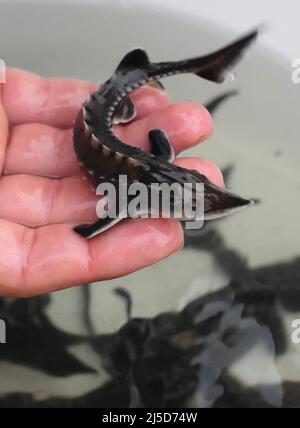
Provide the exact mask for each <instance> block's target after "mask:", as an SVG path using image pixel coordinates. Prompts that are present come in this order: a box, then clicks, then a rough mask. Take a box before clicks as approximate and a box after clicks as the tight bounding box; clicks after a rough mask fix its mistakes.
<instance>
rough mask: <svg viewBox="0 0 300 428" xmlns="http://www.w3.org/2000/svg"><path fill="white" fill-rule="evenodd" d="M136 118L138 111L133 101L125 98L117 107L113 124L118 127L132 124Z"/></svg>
mask: <svg viewBox="0 0 300 428" xmlns="http://www.w3.org/2000/svg"><path fill="white" fill-rule="evenodd" d="M135 116H136V109H135V106H134V104H133V102H132V101H131V99H130V97H126V98H124V99H123V100H122V101H121V102H120V104H119V105H118V106H117V107H116V110H115V113H114V117H113V124H114V125H118V124H119V123H128V122H131V121H132V120H133V119H134V118H135Z"/></svg>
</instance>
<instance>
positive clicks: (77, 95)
mask: <svg viewBox="0 0 300 428" xmlns="http://www.w3.org/2000/svg"><path fill="white" fill-rule="evenodd" d="M95 88H96V84H95V83H91V82H86V81H83V80H79V79H69V78H57V77H50V78H43V77H41V76H38V75H37V74H34V73H30V72H28V71H25V70H19V69H17V68H8V69H7V72H6V83H5V84H3V86H2V103H3V105H4V108H5V110H6V114H7V117H8V120H9V123H10V124H11V125H17V124H22V123H28V122H31V123H32V122H39V123H44V124H48V125H52V126H56V127H59V128H68V127H71V126H72V124H73V121H74V119H75V117H76V115H77V113H78V110H79V108H80V106H81V105H82V103H83V102H84V101H85V100H86V98H87V96H88V94H89V93H90V92H92V91H94V90H95Z"/></svg>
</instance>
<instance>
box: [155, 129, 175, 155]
mask: <svg viewBox="0 0 300 428" xmlns="http://www.w3.org/2000/svg"><path fill="white" fill-rule="evenodd" d="M149 139H150V144H151V154H153V155H154V156H157V157H159V158H160V159H162V160H165V161H168V162H173V160H174V158H175V153H174V149H173V147H172V145H171V143H170V141H169V138H168V137H167V135H166V133H165V132H164V131H162V130H161V129H152V130H151V131H150V132H149Z"/></svg>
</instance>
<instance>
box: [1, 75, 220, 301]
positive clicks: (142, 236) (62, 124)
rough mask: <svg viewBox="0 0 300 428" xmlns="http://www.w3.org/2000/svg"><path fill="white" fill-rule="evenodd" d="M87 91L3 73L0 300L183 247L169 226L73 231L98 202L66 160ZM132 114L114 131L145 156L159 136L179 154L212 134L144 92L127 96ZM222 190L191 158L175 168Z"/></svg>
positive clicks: (204, 163)
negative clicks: (91, 234)
mask: <svg viewBox="0 0 300 428" xmlns="http://www.w3.org/2000/svg"><path fill="white" fill-rule="evenodd" d="M94 90H95V85H94V84H91V83H88V82H83V81H79V80H75V79H65V78H48V79H45V78H41V77H39V76H37V75H34V74H31V73H29V72H26V71H22V70H18V69H8V70H7V79H6V83H5V84H2V85H1V92H0V173H1V174H0V175H1V177H0V201H1V203H0V254H1V258H0V296H10V297H20V296H31V295H36V294H41V293H48V292H51V291H55V290H59V289H63V288H66V287H70V286H74V285H78V284H84V283H87V282H93V281H97V280H104V279H112V278H116V277H120V276H123V275H126V274H128V273H130V272H133V271H135V270H138V269H141V268H143V267H145V266H148V265H150V264H152V263H155V262H157V261H159V260H161V259H163V258H165V257H167V256H169V255H170V254H172V253H173V252H175V251H177V250H179V249H180V248H181V247H182V244H183V233H182V228H181V225H180V223H179V222H178V221H177V220H174V219H173V220H171V219H142V220H138V221H136V220H125V221H123V222H121V223H119V224H117V225H115V226H114V227H113V228H111V229H109V230H107V231H106V232H105V233H103V234H100V235H99V236H97V237H95V238H93V239H91V240H85V239H84V238H82V237H80V236H79V235H77V234H76V233H75V232H74V231H73V227H74V226H75V225H78V224H81V223H92V222H94V221H95V219H96V218H97V217H96V202H97V197H96V195H95V190H94V189H91V187H90V185H89V184H88V182H87V181H86V180H85V179H84V176H83V173H82V171H81V170H80V168H79V166H78V164H77V161H76V157H75V154H74V151H73V144H72V126H73V121H74V119H75V116H76V114H77V112H78V110H79V109H80V107H81V105H82V102H83V101H84V100H85V99H86V97H87V95H88V93H89V92H92V91H94ZM132 99H133V101H134V103H135V105H136V108H137V111H138V115H137V117H136V119H135V120H134V121H133V122H132V123H130V124H128V125H118V126H116V127H115V132H116V133H117V134H118V135H119V136H120V137H121V139H122V140H123V141H124V142H126V143H128V144H132V145H136V146H140V147H143V148H144V149H147V148H148V131H149V130H150V129H153V128H162V129H164V130H165V131H166V132H167V134H168V135H169V137H170V140H171V143H172V145H173V147H174V149H175V152H176V153H177V154H178V153H180V152H181V151H183V150H185V149H187V148H189V147H191V146H193V145H195V144H197V143H199V142H200V141H203V140H204V139H205V138H207V137H208V136H209V135H210V134H211V131H212V122H211V118H210V116H209V114H208V112H207V111H206V110H205V108H204V107H202V106H200V105H198V104H196V103H193V102H181V103H178V104H171V103H170V101H169V99H168V97H167V95H166V94H165V93H163V92H161V91H158V90H156V89H154V88H152V87H149V86H148V87H143V88H140V89H138V90H136V91H135V92H134V93H133V94H132ZM175 162H176V164H178V165H180V166H183V167H185V168H190V169H196V170H198V171H199V172H201V173H202V174H204V175H206V176H207V177H208V178H209V179H210V180H211V181H213V182H214V183H216V184H218V185H219V186H220V185H221V186H222V185H223V179H222V175H221V173H220V171H219V169H218V168H217V167H216V166H215V165H214V164H213V163H211V162H210V161H208V160H206V159H202V158H201V159H200V158H197V159H195V158H181V159H177V160H176V161H175Z"/></svg>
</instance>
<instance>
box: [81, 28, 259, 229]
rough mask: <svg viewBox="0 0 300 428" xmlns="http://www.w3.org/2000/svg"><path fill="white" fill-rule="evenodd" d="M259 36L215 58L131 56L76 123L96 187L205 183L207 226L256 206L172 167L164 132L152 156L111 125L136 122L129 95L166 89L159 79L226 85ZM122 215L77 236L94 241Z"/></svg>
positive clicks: (155, 139) (157, 134)
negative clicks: (191, 78) (181, 77)
mask: <svg viewBox="0 0 300 428" xmlns="http://www.w3.org/2000/svg"><path fill="white" fill-rule="evenodd" d="M257 35H258V30H255V31H252V32H251V33H249V34H247V35H246V36H244V37H242V38H241V39H239V40H237V41H235V42H233V43H231V44H230V45H228V46H226V47H225V48H223V49H220V50H218V51H216V52H214V53H211V54H208V55H205V56H202V57H197V58H191V59H187V60H182V61H175V62H160V63H151V62H150V61H149V58H148V56H147V54H146V52H145V51H144V50H143V49H140V48H137V49H134V50H132V51H130V52H129V53H128V54H127V55H126V56H125V57H124V58H123V59H122V61H121V62H120V64H119V66H118V67H117V69H116V70H115V73H114V74H113V76H112V77H111V78H110V79H109V80H107V81H106V82H105V83H104V85H101V86H100V88H99V89H98V90H97V91H96V92H94V93H93V94H91V95H90V96H89V97H88V99H87V101H86V102H85V103H84V105H83V108H82V109H81V110H80V112H79V114H78V116H77V119H76V121H75V126H74V135H73V138H74V149H75V152H76V155H77V158H78V162H79V164H80V165H81V167H82V168H83V170H84V171H85V172H86V174H87V176H88V178H89V180H90V181H91V182H92V184H93V185H94V187H97V185H98V184H100V183H102V182H111V183H113V184H114V185H115V186H116V190H118V189H117V183H118V179H119V175H126V176H127V180H128V181H127V182H128V186H129V185H130V184H132V183H134V182H140V183H143V184H145V185H146V186H147V188H148V189H150V188H151V184H153V183H159V184H160V183H168V184H170V185H171V184H173V183H180V184H181V185H184V184H185V183H191V184H192V185H195V183H203V185H204V219H205V220H209V219H214V218H218V217H223V216H225V215H228V214H231V213H233V212H234V211H237V210H238V209H240V208H242V207H245V206H247V205H250V204H251V203H252V201H251V200H249V199H245V198H242V197H240V196H238V195H236V194H234V193H232V192H230V191H228V190H226V189H222V188H220V187H218V186H216V185H214V184H213V183H211V182H210V181H209V180H208V179H207V177H205V176H204V175H202V174H200V173H199V172H197V171H192V170H188V169H185V168H181V167H179V166H176V165H174V164H172V163H171V162H172V161H173V159H174V152H173V149H172V146H171V144H170V142H169V139H168V137H167V135H166V134H165V133H164V132H163V130H159V129H156V130H152V131H150V132H149V140H150V144H151V153H150V154H149V153H146V152H145V151H144V150H142V149H140V148H137V147H133V146H130V145H127V144H125V143H123V142H122V141H121V140H120V139H118V138H117V136H116V135H114V133H113V132H112V125H113V124H115V123H127V122H130V121H131V120H133V119H134V117H135V114H136V110H135V107H134V105H133V102H132V101H131V99H130V97H129V94H130V93H131V92H132V91H133V90H135V89H136V88H138V87H139V86H142V85H146V84H152V85H153V84H156V85H161V84H160V82H159V79H161V78H163V77H167V76H172V75H175V74H179V73H194V74H196V75H197V76H199V77H202V78H204V79H207V80H209V81H212V82H218V83H221V82H223V81H224V80H225V78H226V75H227V72H228V71H229V70H230V69H231V68H232V67H233V66H234V65H235V64H236V63H237V62H238V61H239V59H240V58H241V56H242V54H243V52H244V51H245V49H246V48H247V47H248V46H249V45H250V44H251V43H252V42H253V41H254V40H255V39H256V37H257ZM193 189H194V188H193ZM193 192H195V191H194V190H193ZM195 197H196V194H193V198H195ZM193 200H194V199H193ZM118 214H119V215H118V216H117V218H108V217H107V218H99V219H98V220H97V221H96V222H95V223H94V224H90V225H80V226H77V227H75V229H74V230H75V231H76V232H77V233H79V234H80V235H81V236H83V237H85V238H91V237H93V236H95V235H97V234H99V233H101V232H103V231H104V230H107V229H108V228H109V227H111V226H113V225H114V224H116V223H117V222H118V221H120V220H122V219H123V218H124V213H118ZM121 214H122V215H121ZM159 215H160V216H163V213H162V212H160V213H159ZM183 220H185V219H183Z"/></svg>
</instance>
